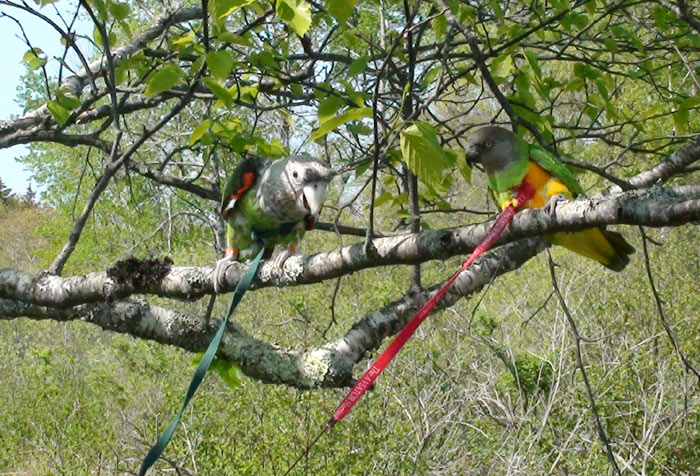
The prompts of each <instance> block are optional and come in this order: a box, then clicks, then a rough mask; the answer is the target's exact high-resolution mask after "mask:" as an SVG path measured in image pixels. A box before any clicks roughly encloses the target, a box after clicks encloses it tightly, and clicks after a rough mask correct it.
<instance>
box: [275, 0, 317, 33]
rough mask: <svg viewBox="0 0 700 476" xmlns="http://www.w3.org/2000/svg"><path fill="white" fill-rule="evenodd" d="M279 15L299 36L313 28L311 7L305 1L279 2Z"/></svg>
mask: <svg viewBox="0 0 700 476" xmlns="http://www.w3.org/2000/svg"><path fill="white" fill-rule="evenodd" d="M277 15H278V16H279V17H280V18H281V19H282V21H284V22H285V23H286V24H287V25H289V27H290V28H291V29H292V30H294V32H295V33H296V34H297V35H299V36H304V33H306V32H307V31H309V27H310V26H311V6H310V5H309V4H308V3H306V2H305V1H304V0H277Z"/></svg>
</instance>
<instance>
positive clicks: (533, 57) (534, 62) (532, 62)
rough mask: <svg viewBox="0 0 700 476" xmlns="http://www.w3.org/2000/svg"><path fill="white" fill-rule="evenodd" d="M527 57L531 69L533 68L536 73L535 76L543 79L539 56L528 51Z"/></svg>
mask: <svg viewBox="0 0 700 476" xmlns="http://www.w3.org/2000/svg"><path fill="white" fill-rule="evenodd" d="M525 57H526V58H527V62H528V63H529V64H530V68H532V71H533V72H534V73H535V76H536V77H537V78H538V79H541V78H542V70H541V69H540V63H539V61H538V60H537V56H536V55H535V53H533V52H532V51H526V52H525Z"/></svg>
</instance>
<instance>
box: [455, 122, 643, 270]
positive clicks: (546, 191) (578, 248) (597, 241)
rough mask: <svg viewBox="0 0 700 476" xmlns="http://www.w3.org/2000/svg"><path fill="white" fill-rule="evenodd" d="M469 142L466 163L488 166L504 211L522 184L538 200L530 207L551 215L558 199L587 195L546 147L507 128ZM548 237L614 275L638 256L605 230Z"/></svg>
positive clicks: (475, 135) (489, 131) (486, 131)
mask: <svg viewBox="0 0 700 476" xmlns="http://www.w3.org/2000/svg"><path fill="white" fill-rule="evenodd" d="M468 140H469V145H468V146H467V150H466V155H467V162H468V163H469V164H470V165H471V164H472V163H474V162H477V163H481V164H482V165H483V166H484V169H485V170H486V173H487V175H488V181H489V186H490V187H491V189H492V191H493V194H494V198H495V200H496V203H497V204H498V206H499V207H500V208H501V209H504V208H505V207H507V206H508V205H509V204H510V203H511V202H512V200H513V187H516V186H519V185H521V184H522V183H523V181H525V182H527V183H529V184H530V185H531V186H532V187H533V188H534V189H535V196H534V197H533V198H532V199H530V201H528V202H527V203H526V204H525V207H526V208H537V207H545V209H546V210H548V211H549V212H552V211H553V210H554V207H556V203H557V201H559V200H562V199H572V198H576V197H577V196H578V195H583V189H582V188H581V185H580V184H579V183H578V181H577V180H576V177H574V175H573V174H572V173H571V171H570V170H569V169H568V168H567V167H566V165H564V164H563V163H561V161H559V160H558V159H557V158H556V157H554V156H553V155H552V154H550V153H549V152H547V151H546V150H545V149H543V148H542V147H540V146H538V145H533V144H529V143H527V142H525V141H524V140H523V139H521V138H519V137H518V136H516V135H515V134H514V133H513V132H511V131H509V130H507V129H504V128H502V127H496V126H489V127H483V128H481V129H478V130H476V131H474V132H473V133H472V134H471V135H470V136H469V139H468ZM547 239H548V240H549V241H550V242H551V243H552V244H555V245H561V246H564V247H565V248H568V249H570V250H571V251H573V252H575V253H578V254H580V255H583V256H586V257H587V258H591V259H593V260H595V261H598V262H599V263H601V264H602V265H603V266H605V267H606V268H609V269H611V270H613V271H622V270H623V269H624V268H625V266H627V264H628V263H629V255H630V254H632V253H634V248H633V247H632V245H630V244H629V243H627V241H626V240H625V238H624V237H623V236H622V235H621V234H619V233H616V232H612V231H608V230H605V229H603V228H591V229H589V230H583V231H576V232H559V233H554V234H551V235H547Z"/></svg>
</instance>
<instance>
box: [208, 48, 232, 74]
mask: <svg viewBox="0 0 700 476" xmlns="http://www.w3.org/2000/svg"><path fill="white" fill-rule="evenodd" d="M207 67H208V68H209V71H211V74H212V76H214V77H215V78H217V79H226V78H228V76H229V74H231V70H232V69H233V57H232V56H231V54H230V53H229V52H228V51H210V52H209V53H207Z"/></svg>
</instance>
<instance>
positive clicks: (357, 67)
mask: <svg viewBox="0 0 700 476" xmlns="http://www.w3.org/2000/svg"><path fill="white" fill-rule="evenodd" d="M367 61H369V56H360V57H359V58H358V59H356V60H355V61H353V62H352V64H351V65H350V66H349V67H348V72H347V74H346V76H345V77H346V78H352V77H353V76H356V75H358V74H360V73H362V72H363V71H364V70H365V68H366V67H367Z"/></svg>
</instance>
